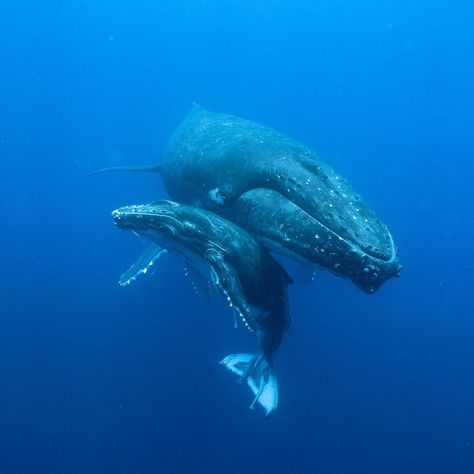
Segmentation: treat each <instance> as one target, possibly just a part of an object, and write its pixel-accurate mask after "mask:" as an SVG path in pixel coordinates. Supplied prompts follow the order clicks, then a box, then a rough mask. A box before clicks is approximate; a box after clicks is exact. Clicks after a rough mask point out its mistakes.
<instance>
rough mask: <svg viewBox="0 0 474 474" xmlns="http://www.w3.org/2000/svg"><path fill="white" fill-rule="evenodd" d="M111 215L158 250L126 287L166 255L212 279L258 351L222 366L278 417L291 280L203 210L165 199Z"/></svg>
mask: <svg viewBox="0 0 474 474" xmlns="http://www.w3.org/2000/svg"><path fill="white" fill-rule="evenodd" d="M112 216H113V219H114V221H115V224H116V225H117V226H118V227H119V228H121V229H128V230H132V231H134V232H136V233H138V234H139V235H144V236H146V237H147V238H148V239H150V240H151V241H152V242H153V245H154V247H151V248H148V249H147V250H146V251H145V254H144V255H143V256H142V257H141V258H140V259H139V261H138V262H137V263H136V264H134V265H133V266H132V268H131V269H130V270H129V271H128V272H126V274H125V275H124V276H122V279H121V282H122V283H126V282H128V281H130V280H132V279H133V278H134V277H135V276H136V275H137V274H138V273H140V272H146V269H147V268H149V265H150V264H152V263H153V262H155V261H156V259H158V258H160V257H161V256H162V255H164V254H165V253H174V254H177V255H178V256H180V257H181V258H183V259H184V260H185V261H186V263H187V265H191V266H193V267H194V268H197V269H198V270H199V271H200V272H202V273H203V274H204V275H205V276H207V277H210V279H211V280H212V282H213V283H214V284H215V286H216V287H217V288H218V290H219V291H220V292H221V293H222V294H223V295H224V296H225V297H226V298H227V301H228V302H229V305H230V306H231V307H232V308H233V309H234V310H235V312H236V313H237V314H238V315H239V316H240V317H241V318H242V320H243V321H244V323H245V325H246V326H247V328H249V329H250V330H251V331H252V332H254V333H255V335H256V338H257V342H258V346H259V351H258V353H257V354H231V355H229V356H227V357H225V358H224V359H223V360H222V361H221V363H222V364H223V365H224V366H226V367H227V368H228V369H229V370H231V371H232V372H234V373H236V374H238V375H239V376H240V377H241V379H243V380H245V381H247V384H248V386H249V387H250V389H251V390H252V392H253V394H254V396H255V398H254V401H253V403H252V405H251V407H253V406H254V405H255V403H259V404H260V405H261V406H262V407H263V408H264V409H265V413H266V415H269V414H270V413H271V412H273V411H274V410H275V409H276V407H277V404H278V385H277V379H276V377H275V373H274V370H273V355H274V354H275V352H276V350H277V349H278V347H279V346H280V343H281V340H282V337H283V334H284V333H285V331H286V330H287V329H288V326H289V323H290V316H289V310H288V296H287V287H288V284H289V283H291V278H290V277H289V276H288V275H287V274H286V272H285V270H284V269H283V268H282V267H281V266H280V265H279V263H277V262H276V261H275V260H274V259H273V258H272V257H271V255H270V254H269V252H268V251H267V250H266V249H265V248H264V247H263V246H262V245H261V244H259V243H258V242H257V241H256V240H255V239H254V238H253V237H252V236H251V235H250V234H249V233H248V232H246V231H245V230H243V229H241V228H240V227H238V226H236V225H235V224H233V223H231V222H229V221H228V220H226V219H224V218H222V217H219V216H218V215H216V214H214V213H212V212H209V211H206V210H204V209H199V208H195V207H192V206H188V205H184V204H178V203H175V202H172V201H166V200H163V201H157V202H154V203H151V204H145V205H134V206H126V207H122V208H119V209H116V210H115V211H113V212H112ZM268 225H270V226H271V225H273V224H272V223H268Z"/></svg>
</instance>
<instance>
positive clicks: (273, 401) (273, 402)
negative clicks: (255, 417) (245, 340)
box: [221, 354, 278, 416]
mask: <svg viewBox="0 0 474 474" xmlns="http://www.w3.org/2000/svg"><path fill="white" fill-rule="evenodd" d="M221 364H222V365H225V366H226V367H227V368H228V369H229V370H230V371H231V372H233V373H234V374H237V375H238V376H239V377H242V378H244V379H246V380H247V384H248V386H249V388H250V390H251V391H252V393H253V394H254V396H255V398H254V400H253V402H252V404H251V405H250V408H254V405H255V403H259V404H260V405H261V406H262V407H263V409H264V410H265V416H268V415H270V413H272V412H273V411H275V409H276V408H277V406H278V383H277V379H276V376H275V373H274V372H273V369H272V367H270V366H269V365H268V363H267V362H266V361H265V359H263V358H262V357H261V356H259V355H254V354H231V355H228V356H227V357H225V358H224V359H223V360H222V361H221Z"/></svg>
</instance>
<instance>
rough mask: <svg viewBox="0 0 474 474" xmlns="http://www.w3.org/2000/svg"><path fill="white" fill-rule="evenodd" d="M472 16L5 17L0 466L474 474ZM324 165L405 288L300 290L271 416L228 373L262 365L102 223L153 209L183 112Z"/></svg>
mask: <svg viewBox="0 0 474 474" xmlns="http://www.w3.org/2000/svg"><path fill="white" fill-rule="evenodd" d="M473 13H474V6H473V5H472V3H471V2H467V1H464V2H463V1H454V2H442V1H425V0H419V1H408V0H402V1H389V0H381V1H375V0H374V1H369V0H361V1H355V0H335V1H331V2H328V1H321V0H315V1H310V0H302V1H300V2H296V1H283V0H265V1H259V0H253V1H250V0H242V1H237V0H234V1H230V0H222V1H217V0H208V1H205V0H203V1H197V0H194V1H187V0H182V1H170V0H167V1H165V0H153V1H152V0H135V1H132V0H117V1H114V2H112V1H110V0H107V1H106V0H97V1H87V0H76V1H59V0H58V1H52V0H44V1H41V2H36V1H32V0H29V1H23V2H13V1H9V2H2V4H1V5H0V58H1V62H0V97H1V102H0V160H1V161H0V163H1V167H0V210H1V217H2V219H1V233H0V264H1V270H2V272H1V275H0V474H17V473H18V474H20V473H21V474H23V473H35V474H43V473H48V474H64V473H68V474H76V473H109V472H110V473H115V474H119V473H120V474H121V473H124V474H125V473H134V474H135V473H143V474H147V473H183V474H184V473H229V474H234V473H249V474H250V473H251V474H253V473H259V474H265V473H296V474H300V473H301V474H306V473H308V474H309V473H317V474H341V473H343V474H353V473H384V474H392V473H394V474H395V473H397V474H398V473H451V472H455V473H458V474H464V473H466V474H468V473H473V472H474V377H473V372H474V318H473V284H474V272H473V263H474V252H473V234H474V232H473V231H474V220H473V204H474V202H473V201H474V199H473V180H474V162H473V159H474V153H473V151H474V146H473V112H474V94H473V87H474V54H473V51H474V49H473V48H474V34H473V31H472V24H473V22H472V18H473ZM193 102H196V103H199V104H200V105H202V106H204V107H206V108H208V109H210V110H212V111H215V112H224V113H230V114H234V115H238V116H241V117H244V118H247V119H251V120H254V121H256V122H259V123H262V124H265V125H268V126H271V127H273V128H276V129H278V130H280V131H282V132H285V133H287V134H288V135H290V136H292V137H294V138H296V139H299V140H301V141H302V142H304V143H305V144H307V145H309V146H310V147H312V148H313V149H315V150H316V151H317V152H318V153H319V154H320V156H321V157H323V158H324V159H325V160H326V161H328V162H329V163H330V164H331V165H333V166H334V167H335V168H336V170H337V171H338V172H339V173H341V174H342V176H344V177H345V178H346V179H347V180H348V181H349V182H350V183H351V184H352V185H353V187H354V188H355V190H356V191H357V192H359V193H361V194H362V196H363V197H364V198H365V199H366V200H367V202H368V203H369V204H370V205H371V206H372V208H373V209H374V210H375V211H376V212H377V213H378V215H379V216H380V218H381V219H382V220H383V221H384V222H385V223H387V224H388V226H389V228H390V230H391V232H392V234H393V235H394V238H395V242H396V244H397V245H398V247H399V248H400V260H401V263H402V264H403V265H404V271H403V272H402V275H401V278H400V279H392V280H390V281H389V282H387V283H386V284H385V285H384V286H383V287H382V289H381V290H379V291H378V292H377V293H376V294H374V295H372V296H367V295H365V294H363V293H362V292H361V291H360V290H358V289H357V288H356V287H355V286H354V285H353V284H352V283H351V282H350V281H349V280H344V279H339V278H336V277H335V276H333V275H330V274H328V273H325V272H322V271H320V272H318V273H317V276H316V279H315V281H314V282H313V283H311V284H309V285H305V284H302V283H298V284H295V285H293V286H292V288H291V290H290V291H291V293H290V297H291V309H292V311H291V312H292V317H293V322H292V327H291V329H290V331H289V332H288V333H287V334H286V336H285V339H284V342H283V344H282V347H281V348H280V350H279V352H278V354H277V357H276V370H277V374H278V380H279V389H280V402H279V407H278V410H277V411H276V413H275V414H274V415H273V416H272V417H270V418H269V419H264V418H263V416H262V413H261V411H258V410H255V411H252V410H249V409H248V405H249V404H250V401H251V395H250V392H249V391H248V390H247V388H246V387H243V386H241V385H239V384H237V383H235V380H234V377H233V376H232V375H231V374H230V373H228V372H227V371H226V370H225V369H224V368H223V367H222V366H219V365H218V362H219V361H220V360H221V359H222V357H224V356H225V355H227V354H229V353H233V352H240V351H246V350H248V351H252V350H253V349H254V348H255V341H254V339H253V337H252V335H251V334H250V333H248V331H246V330H245V328H244V327H243V326H242V325H239V328H238V329H237V330H236V329H234V327H233V317H232V313H231V311H230V310H229V309H228V308H227V307H226V305H225V304H224V301H223V299H221V298H219V297H216V298H214V299H213V300H212V301H211V302H206V301H205V300H204V299H203V298H199V297H198V296H196V295H195V294H194V291H193V288H192V285H191V283H190V281H189V279H188V278H186V276H185V275H184V271H183V266H182V264H181V263H180V261H178V260H173V259H167V260H165V261H162V262H160V265H158V267H159V268H157V269H156V272H155V274H154V275H152V276H151V277H148V278H142V279H140V280H139V281H137V282H136V284H134V285H132V286H130V287H127V288H121V287H119V285H118V284H117V281H118V278H119V276H120V274H121V273H122V272H123V271H124V270H125V269H126V268H127V267H128V266H129V265H130V264H131V263H132V262H133V261H134V259H135V258H136V257H137V256H138V254H139V253H140V251H141V250H142V249H143V245H144V244H143V243H141V242H140V241H139V240H138V239H136V238H135V237H134V236H132V235H129V234H128V233H125V232H120V231H118V230H117V229H116V228H115V227H114V225H113V222H112V219H111V216H110V212H111V211H112V210H113V209H115V208H117V207H119V206H122V205H126V204H132V203H145V202H150V201H153V200H155V199H158V198H162V197H165V196H166V193H165V191H164V189H163V186H162V183H161V179H160V177H159V176H158V175H153V174H150V175H147V174H115V175H112V174H111V175H104V176H96V177H90V178H88V177H86V175H87V173H88V172H90V171H92V170H94V169H97V168H101V167H104V166H112V165H129V164H140V165H141V164H144V165H146V164H150V165H151V164H156V163H158V162H159V161H160V159H161V156H162V154H163V150H164V148H165V146H166V142H167V139H168V138H169V136H170V135H171V133H172V132H173V130H174V129H175V128H176V127H177V126H178V124H179V122H180V121H181V120H182V118H183V117H184V116H185V114H186V113H187V112H188V110H189V109H190V108H191V106H192V103H193Z"/></svg>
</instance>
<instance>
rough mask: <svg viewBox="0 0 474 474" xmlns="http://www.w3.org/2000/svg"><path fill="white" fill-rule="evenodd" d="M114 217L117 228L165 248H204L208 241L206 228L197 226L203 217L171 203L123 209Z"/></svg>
mask: <svg viewBox="0 0 474 474" xmlns="http://www.w3.org/2000/svg"><path fill="white" fill-rule="evenodd" d="M112 217H113V219H114V222H115V224H116V225H117V227H119V228H121V229H126V230H133V231H135V232H137V233H138V234H143V235H145V236H147V237H149V238H150V239H151V240H153V241H154V242H156V243H157V244H158V245H162V246H163V247H165V248H169V247H170V246H171V247H173V246H183V247H186V248H190V249H193V248H196V247H198V248H200V247H201V246H202V245H203V244H204V242H205V240H206V238H205V235H204V233H203V228H202V226H201V225H196V223H195V222H193V221H195V219H196V217H199V216H196V213H195V214H194V215H191V213H190V212H189V209H188V207H187V206H183V205H180V204H177V203H174V202H171V201H167V200H162V201H156V202H153V203H151V204H139V205H131V206H124V207H120V208H118V209H116V210H114V211H113V212H112Z"/></svg>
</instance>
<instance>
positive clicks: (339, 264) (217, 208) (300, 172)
mask: <svg viewBox="0 0 474 474" xmlns="http://www.w3.org/2000/svg"><path fill="white" fill-rule="evenodd" d="M160 172H161V174H162V177H163V180H164V183H165V186H166V189H167V191H168V192H169V194H170V196H171V197H172V198H173V199H175V200H177V201H180V202H183V203H187V204H190V205H193V206H197V207H201V208H205V209H208V210H211V211H214V212H216V213H218V214H220V215H222V216H225V217H226V218H228V219H230V220H232V221H234V222H236V223H238V224H239V225H240V226H242V227H243V228H245V229H246V230H247V231H249V232H250V233H252V235H254V236H255V237H256V238H258V239H259V240H260V241H261V242H263V243H264V244H265V246H267V247H268V248H269V249H270V250H272V251H276V252H279V253H281V254H284V255H289V256H290V257H293V258H296V259H300V260H303V261H306V262H311V263H312V264H316V265H318V266H321V267H323V268H325V269H327V270H330V271H331V272H333V273H335V274H336V275H339V276H344V277H348V278H350V279H351V280H352V281H353V282H354V283H355V284H356V285H357V286H358V287H360V288H361V289H362V290H363V291H365V292H367V293H372V292H374V291H375V290H377V289H378V288H379V287H380V286H381V285H382V284H383V283H384V282H385V281H386V280H387V279H389V278H390V277H392V276H399V273H400V270H401V266H400V265H399V261H398V255H397V249H396V248H395V245H394V242H393V239H392V236H391V234H390V232H389V231H388V229H387V227H386V226H385V225H384V224H383V223H382V222H381V221H380V220H379V219H378V217H377V216H376V215H375V213H374V212H373V211H372V210H371V209H370V208H369V207H368V205H367V204H366V203H365V202H364V201H363V199H362V198H361V197H360V196H359V195H358V194H357V193H355V192H354V191H353V190H352V188H351V187H350V185H349V184H348V183H347V182H346V180H345V179H344V178H342V177H341V176H340V175H338V174H337V173H336V172H335V171H334V170H333V168H331V167H330V166H329V165H328V164H326V163H325V162H323V161H322V160H321V159H320V158H319V157H318V156H317V155H316V154H315V153H314V152H313V151H312V150H310V149H309V148H308V147H306V146H305V145H303V144H302V143H300V142H298V141H296V140H294V139H292V138H290V137H288V136H286V135H284V134H282V133H280V132H278V131H275V130H273V129H271V128H268V127H265V126H262V125H259V124H256V123H253V122H251V121H248V120H244V119H241V118H238V117H235V116H231V115H224V114H216V113H212V112H209V111H207V110H205V109H203V108H201V107H199V106H194V108H193V109H192V110H191V111H190V112H189V114H188V115H187V116H186V118H185V119H184V121H183V122H182V123H181V125H180V126H179V127H178V129H177V130H176V131H175V133H174V134H173V136H172V137H171V139H170V142H169V145H168V147H167V150H166V153H165V156H164V159H163V160H162V162H161V166H160Z"/></svg>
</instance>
